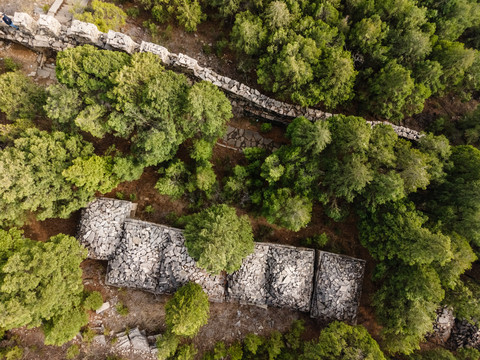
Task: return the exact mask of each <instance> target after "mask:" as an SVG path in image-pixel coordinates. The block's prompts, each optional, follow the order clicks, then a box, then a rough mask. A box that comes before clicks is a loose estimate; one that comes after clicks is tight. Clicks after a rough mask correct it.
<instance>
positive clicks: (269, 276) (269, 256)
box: [227, 243, 315, 312]
mask: <svg viewBox="0 0 480 360" xmlns="http://www.w3.org/2000/svg"><path fill="white" fill-rule="evenodd" d="M314 263H315V251H314V250H313V249H305V248H296V247H293V246H285V245H278V244H270V243H256V244H255V251H254V253H253V254H251V255H249V256H248V257H247V258H246V259H245V260H244V262H243V264H242V267H241V268H240V269H239V270H238V271H236V272H234V273H233V274H231V275H229V276H228V278H227V279H228V282H227V292H228V299H229V300H234V301H239V302H241V303H244V304H253V305H260V306H261V305H269V306H276V307H287V308H290V309H295V310H300V311H305V312H308V311H309V310H310V297H311V295H312V291H313V273H314V269H313V267H314Z"/></svg>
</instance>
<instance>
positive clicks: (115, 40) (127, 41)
mask: <svg viewBox="0 0 480 360" xmlns="http://www.w3.org/2000/svg"><path fill="white" fill-rule="evenodd" d="M107 45H109V46H111V47H112V48H114V49H118V50H122V51H125V52H127V53H129V54H132V53H133V52H134V51H135V49H136V48H137V46H138V44H137V43H136V42H135V41H133V40H132V38H131V37H130V36H128V35H125V34H123V33H119V32H116V31H112V30H109V31H108V34H107Z"/></svg>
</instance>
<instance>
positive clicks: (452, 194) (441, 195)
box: [425, 145, 480, 246]
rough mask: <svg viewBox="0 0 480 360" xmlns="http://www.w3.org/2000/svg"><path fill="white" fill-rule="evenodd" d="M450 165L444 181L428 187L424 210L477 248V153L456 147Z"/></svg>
mask: <svg viewBox="0 0 480 360" xmlns="http://www.w3.org/2000/svg"><path fill="white" fill-rule="evenodd" d="M449 160H450V161H451V162H452V166H451V167H449V168H448V169H447V171H446V178H445V181H444V182H441V183H439V184H438V183H437V184H435V185H434V186H432V187H430V188H429V191H428V193H427V198H426V199H425V202H426V207H427V211H428V213H429V214H431V216H433V217H434V218H435V220H437V221H441V223H442V226H443V228H444V229H446V230H447V231H451V232H456V233H458V234H460V235H462V236H464V237H465V238H466V239H467V240H468V242H469V243H472V244H475V245H476V246H479V245H480V227H479V223H478V216H479V215H480V205H479V204H480V203H479V199H480V150H478V149H476V148H474V147H473V146H470V145H461V146H455V147H453V148H452V154H451V156H450V158H449Z"/></svg>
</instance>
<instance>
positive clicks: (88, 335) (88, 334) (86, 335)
mask: <svg viewBox="0 0 480 360" xmlns="http://www.w3.org/2000/svg"><path fill="white" fill-rule="evenodd" d="M82 337H83V341H84V342H85V343H87V344H91V343H92V341H93V338H94V337H95V331H93V330H92V329H91V328H89V327H87V328H86V329H85V330H84V331H83V332H82Z"/></svg>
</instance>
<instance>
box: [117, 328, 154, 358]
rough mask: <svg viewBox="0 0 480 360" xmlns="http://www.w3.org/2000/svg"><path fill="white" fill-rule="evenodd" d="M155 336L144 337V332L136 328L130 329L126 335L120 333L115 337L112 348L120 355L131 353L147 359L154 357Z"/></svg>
mask: <svg viewBox="0 0 480 360" xmlns="http://www.w3.org/2000/svg"><path fill="white" fill-rule="evenodd" d="M157 336H158V335H156V336H148V337H147V335H146V332H145V330H140V329H139V328H138V327H136V328H134V329H131V330H130V331H128V333H125V332H121V333H118V334H116V335H115V338H116V339H117V340H116V342H115V345H114V348H115V349H116V350H118V351H120V352H122V353H127V352H133V353H135V354H138V355H143V356H146V357H149V355H155V354H156V353H157V348H156V345H155V339H156V338H157Z"/></svg>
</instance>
